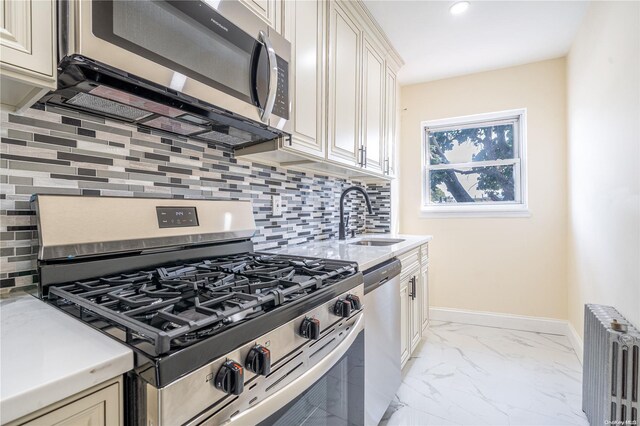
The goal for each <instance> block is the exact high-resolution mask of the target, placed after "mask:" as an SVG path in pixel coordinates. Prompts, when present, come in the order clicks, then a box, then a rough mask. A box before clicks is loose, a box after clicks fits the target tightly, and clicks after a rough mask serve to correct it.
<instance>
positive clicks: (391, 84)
mask: <svg viewBox="0 0 640 426" xmlns="http://www.w3.org/2000/svg"><path fill="white" fill-rule="evenodd" d="M385 88H386V99H385V137H384V139H385V143H384V164H383V165H382V168H383V171H384V174H386V175H389V176H395V175H396V169H395V161H396V155H395V150H396V140H397V131H398V126H397V122H398V80H397V78H396V74H395V73H394V72H393V71H392V70H391V69H390V68H388V67H387V73H386V85H385Z"/></svg>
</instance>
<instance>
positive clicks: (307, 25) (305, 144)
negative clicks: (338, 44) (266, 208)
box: [283, 0, 326, 158]
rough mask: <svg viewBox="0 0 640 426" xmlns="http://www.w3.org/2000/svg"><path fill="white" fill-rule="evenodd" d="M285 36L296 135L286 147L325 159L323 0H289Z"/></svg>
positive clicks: (293, 125)
mask: <svg viewBox="0 0 640 426" xmlns="http://www.w3.org/2000/svg"><path fill="white" fill-rule="evenodd" d="M283 7H284V8H285V24H284V28H285V33H284V36H285V38H287V39H288V40H289V41H290V42H291V63H290V73H289V76H290V85H289V87H290V97H291V99H292V100H293V102H292V109H291V123H292V135H291V136H292V137H291V143H290V144H286V145H285V149H290V150H293V151H298V152H301V153H304V154H307V155H312V156H316V157H319V158H324V156H325V143H324V140H323V132H322V130H323V126H322V123H323V122H324V118H325V114H324V107H325V97H324V96H323V90H324V51H325V50H324V24H325V11H326V8H325V3H324V2H323V1H321V0H320V1H314V0H309V1H287V2H284V3H283Z"/></svg>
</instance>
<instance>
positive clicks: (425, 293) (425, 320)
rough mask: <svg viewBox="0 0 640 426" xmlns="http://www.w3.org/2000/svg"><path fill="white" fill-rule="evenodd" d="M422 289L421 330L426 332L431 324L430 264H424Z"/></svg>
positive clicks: (421, 280) (421, 279)
mask: <svg viewBox="0 0 640 426" xmlns="http://www.w3.org/2000/svg"><path fill="white" fill-rule="evenodd" d="M420 287H421V288H420V290H421V297H420V301H421V308H422V310H421V312H422V316H421V322H422V327H421V330H422V331H423V332H424V330H426V328H427V326H428V325H429V265H424V266H423V267H422V271H421V272H420Z"/></svg>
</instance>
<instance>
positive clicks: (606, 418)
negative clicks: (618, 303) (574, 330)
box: [582, 305, 640, 426]
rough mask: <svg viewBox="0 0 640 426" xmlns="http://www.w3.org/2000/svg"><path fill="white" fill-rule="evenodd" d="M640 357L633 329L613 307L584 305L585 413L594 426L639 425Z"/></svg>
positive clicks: (638, 337)
mask: <svg viewBox="0 0 640 426" xmlns="http://www.w3.org/2000/svg"><path fill="white" fill-rule="evenodd" d="M614 320H615V321H616V322H617V324H619V326H618V325H617V324H616V323H615V322H614ZM612 323H613V328H612ZM625 326H626V327H625ZM614 328H618V329H620V328H623V329H624V328H626V332H624V331H616V330H614ZM639 357H640V333H639V332H638V330H637V329H636V328H635V327H633V325H631V324H629V322H628V321H627V320H626V319H625V318H624V317H623V316H622V315H620V313H619V312H618V311H616V310H615V309H614V308H613V307H611V306H603V305H585V307H584V359H583V362H584V365H583V372H582V411H584V412H585V414H586V415H587V418H588V419H589V423H590V424H591V425H594V426H595V425H627V426H632V425H639V423H638V414H640V413H639V412H640V406H639V403H638V397H639V395H638V392H639V389H638V386H639V385H638V374H639V371H638V363H639V361H640V360H639V359H638V358H639Z"/></svg>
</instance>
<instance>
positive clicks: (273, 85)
mask: <svg viewBox="0 0 640 426" xmlns="http://www.w3.org/2000/svg"><path fill="white" fill-rule="evenodd" d="M259 37H260V41H261V42H262V43H263V44H264V47H265V48H266V49H267V58H269V94H268V95H267V103H266V104H265V106H264V109H263V110H262V116H261V117H260V118H261V119H262V121H267V120H268V119H269V116H270V115H271V111H273V105H274V104H275V102H276V93H277V92H278V62H277V60H276V52H275V50H273V46H272V45H271V40H269V36H268V35H267V34H265V32H264V31H260V35H259Z"/></svg>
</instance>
